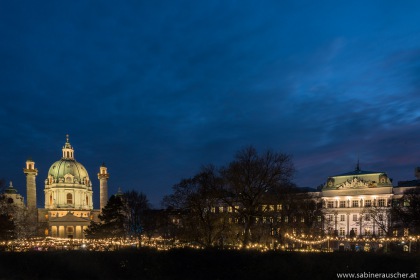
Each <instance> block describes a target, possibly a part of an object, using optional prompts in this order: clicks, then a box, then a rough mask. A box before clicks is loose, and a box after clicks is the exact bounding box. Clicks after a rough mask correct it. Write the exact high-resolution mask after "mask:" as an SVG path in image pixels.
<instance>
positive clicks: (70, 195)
mask: <svg viewBox="0 0 420 280" xmlns="http://www.w3.org/2000/svg"><path fill="white" fill-rule="evenodd" d="M67 204H73V195H72V194H71V193H68V194H67Z"/></svg>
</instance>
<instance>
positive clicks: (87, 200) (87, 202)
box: [86, 196, 89, 205]
mask: <svg viewBox="0 0 420 280" xmlns="http://www.w3.org/2000/svg"><path fill="white" fill-rule="evenodd" d="M86 205H89V197H88V196H86Z"/></svg>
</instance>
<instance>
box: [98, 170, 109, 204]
mask: <svg viewBox="0 0 420 280" xmlns="http://www.w3.org/2000/svg"><path fill="white" fill-rule="evenodd" d="M98 179H99V193H100V195H99V196H100V206H99V209H101V211H102V208H104V207H105V205H106V204H107V202H108V179H109V174H108V172H107V168H106V166H105V163H102V165H101V167H100V168H99V173H98Z"/></svg>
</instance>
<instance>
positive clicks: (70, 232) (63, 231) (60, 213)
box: [24, 135, 109, 238]
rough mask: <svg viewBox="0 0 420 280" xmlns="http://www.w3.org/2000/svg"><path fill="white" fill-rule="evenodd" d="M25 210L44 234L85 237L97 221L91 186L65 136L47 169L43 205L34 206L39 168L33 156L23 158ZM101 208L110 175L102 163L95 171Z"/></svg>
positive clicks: (97, 213)
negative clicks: (56, 157)
mask: <svg viewBox="0 0 420 280" xmlns="http://www.w3.org/2000/svg"><path fill="white" fill-rule="evenodd" d="M24 173H25V174H26V190H27V209H28V211H29V212H30V213H31V214H32V216H33V217H34V219H36V221H37V222H38V225H39V228H40V231H41V232H43V233H44V234H45V236H52V237H60V238H84V237H85V235H84V231H85V229H86V228H87V227H88V226H89V224H90V222H91V221H92V220H93V221H97V220H98V215H99V213H100V209H94V207H93V186H92V181H91V179H90V177H89V174H88V172H87V170H86V168H85V167H84V166H83V165H82V164H81V163H79V162H77V161H76V159H75V153H74V149H73V147H72V145H71V144H70V141H69V136H68V135H67V136H66V142H65V144H64V146H63V148H62V157H61V159H59V160H58V161H56V162H54V163H53V164H52V165H51V167H50V168H49V170H48V174H47V178H46V179H45V181H44V183H45V185H44V200H45V203H44V208H36V205H37V199H36V177H37V175H38V170H37V169H36V168H35V162H34V161H33V160H32V159H29V160H27V161H26V167H25V168H24ZM98 178H99V180H100V186H101V187H100V196H101V207H103V206H104V205H102V204H104V203H105V204H106V201H107V194H108V185H107V180H108V178H109V174H108V171H107V168H106V167H105V165H104V164H102V166H101V167H100V172H99V174H98Z"/></svg>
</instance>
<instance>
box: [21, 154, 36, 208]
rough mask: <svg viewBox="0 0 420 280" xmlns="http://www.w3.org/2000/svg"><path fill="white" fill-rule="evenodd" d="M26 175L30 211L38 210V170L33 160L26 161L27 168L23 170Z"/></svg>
mask: <svg viewBox="0 0 420 280" xmlns="http://www.w3.org/2000/svg"><path fill="white" fill-rule="evenodd" d="M23 173H25V174H26V199H27V206H28V209H29V210H35V209H36V176H37V175H38V169H36V168H35V162H34V161H33V160H32V159H28V160H27V161H26V168H24V169H23Z"/></svg>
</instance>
